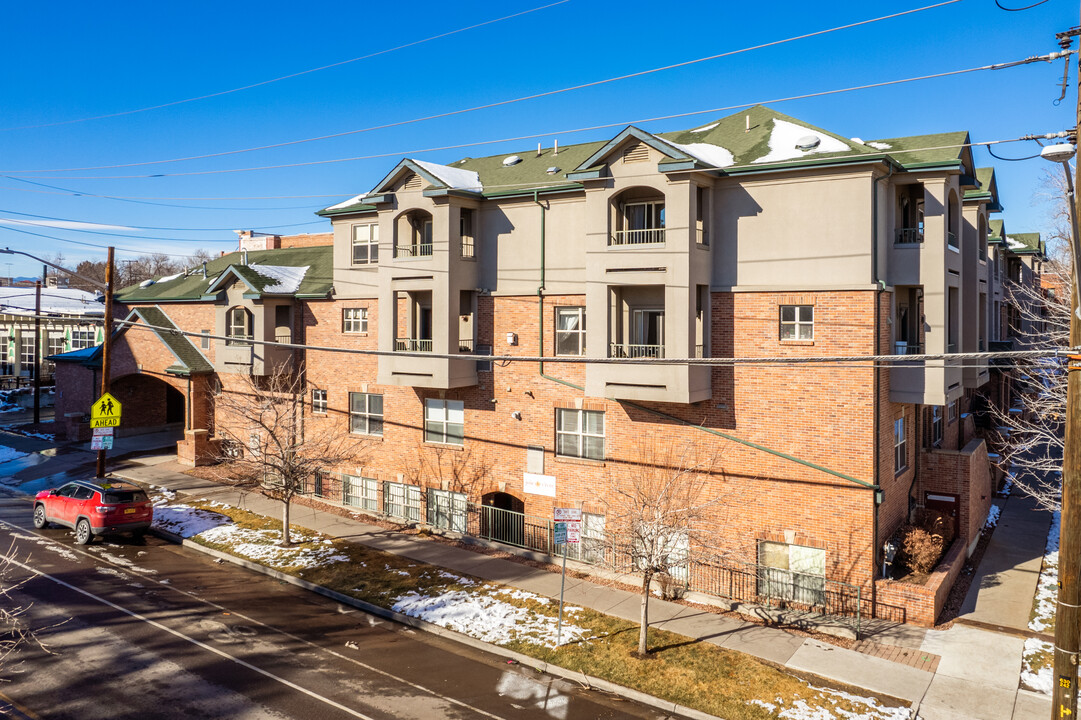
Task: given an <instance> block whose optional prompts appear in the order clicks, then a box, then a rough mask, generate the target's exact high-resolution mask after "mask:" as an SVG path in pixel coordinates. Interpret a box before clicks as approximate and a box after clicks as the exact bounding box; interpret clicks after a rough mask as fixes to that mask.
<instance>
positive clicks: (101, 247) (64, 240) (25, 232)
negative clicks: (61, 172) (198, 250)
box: [0, 226, 211, 258]
mask: <svg viewBox="0 0 1081 720" xmlns="http://www.w3.org/2000/svg"><path fill="white" fill-rule="evenodd" d="M3 230H8V231H10V232H17V233H21V234H23V235H33V236H34V237H39V238H45V239H46V240H55V241H56V242H62V243H68V244H70V245H80V246H83V247H92V248H97V249H99V250H107V249H108V248H109V246H108V245H98V244H96V243H88V242H83V241H81V240H69V239H67V238H59V237H55V236H53V235H44V234H42V233H36V232H30V231H29V230H20V229H19V228H13V227H6V226H0V231H3ZM132 239H133V240H138V239H139V238H132ZM207 242H211V241H207ZM116 252H118V253H126V254H128V255H146V254H147V251H146V250H127V249H125V248H116ZM150 254H153V255H165V256H166V257H178V258H190V257H191V255H184V254H181V253H167V252H161V251H159V250H153V251H150Z"/></svg>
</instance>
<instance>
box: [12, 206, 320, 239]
mask: <svg viewBox="0 0 1081 720" xmlns="http://www.w3.org/2000/svg"><path fill="white" fill-rule="evenodd" d="M3 214H6V215H22V216H24V217H32V218H39V219H43V220H52V221H54V222H70V223H90V224H93V225H101V226H106V227H114V228H130V229H131V230H154V231H159V232H160V231H176V232H231V231H233V230H236V227H235V226H234V227H218V228H181V227H148V226H139V225H128V224H127V223H124V224H123V225H117V224H110V223H98V222H90V221H85V220H72V219H70V218H59V217H51V216H49V215H35V214H33V213H24V212H16V211H14V210H4V209H3V208H0V215H3ZM9 222H10V223H17V224H20V225H32V226H34V227H56V226H53V225H49V224H48V223H43V222H36V221H33V220H18V219H16V218H5V217H0V225H3V224H4V223H9ZM323 222H325V221H323V220H312V221H309V222H302V223H289V224H287V225H263V226H260V227H251V228H244V229H245V230H255V231H261V230H275V229H278V228H292V227H301V226H305V225H316V224H320V223H323ZM56 229H58V230H70V231H72V232H87V233H93V234H96V235H116V236H118V237H128V236H126V235H122V234H118V233H111V232H104V231H96V230H92V229H89V228H78V227H57V228H56ZM136 239H142V238H136ZM151 239H153V238H151ZM162 239H168V240H174V239H176V240H177V241H178V242H206V241H205V240H198V239H194V238H193V239H191V240H180V239H178V238H162Z"/></svg>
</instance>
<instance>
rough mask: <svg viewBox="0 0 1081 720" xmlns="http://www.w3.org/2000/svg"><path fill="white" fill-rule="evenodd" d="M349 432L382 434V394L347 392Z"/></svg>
mask: <svg viewBox="0 0 1081 720" xmlns="http://www.w3.org/2000/svg"><path fill="white" fill-rule="evenodd" d="M349 432H351V433H355V434H357V435H379V436H382V435H383V396H382V395H370V394H368V393H349Z"/></svg>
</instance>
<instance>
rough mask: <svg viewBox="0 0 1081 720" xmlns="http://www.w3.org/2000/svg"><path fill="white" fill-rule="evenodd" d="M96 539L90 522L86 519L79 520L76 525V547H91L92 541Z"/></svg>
mask: <svg viewBox="0 0 1081 720" xmlns="http://www.w3.org/2000/svg"><path fill="white" fill-rule="evenodd" d="M93 539H94V533H92V532H91V531H90V521H89V520H87V519H86V518H83V519H81V520H79V522H77V523H75V544H76V545H89V544H90V541H91V540H93Z"/></svg>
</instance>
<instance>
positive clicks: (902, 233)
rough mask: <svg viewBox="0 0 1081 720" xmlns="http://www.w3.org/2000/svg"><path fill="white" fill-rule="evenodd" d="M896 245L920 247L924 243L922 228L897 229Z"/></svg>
mask: <svg viewBox="0 0 1081 720" xmlns="http://www.w3.org/2000/svg"><path fill="white" fill-rule="evenodd" d="M893 242H894V244H896V245H918V244H920V243H922V242H923V229H922V228H897V234H896V235H895V236H894V238H893Z"/></svg>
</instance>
